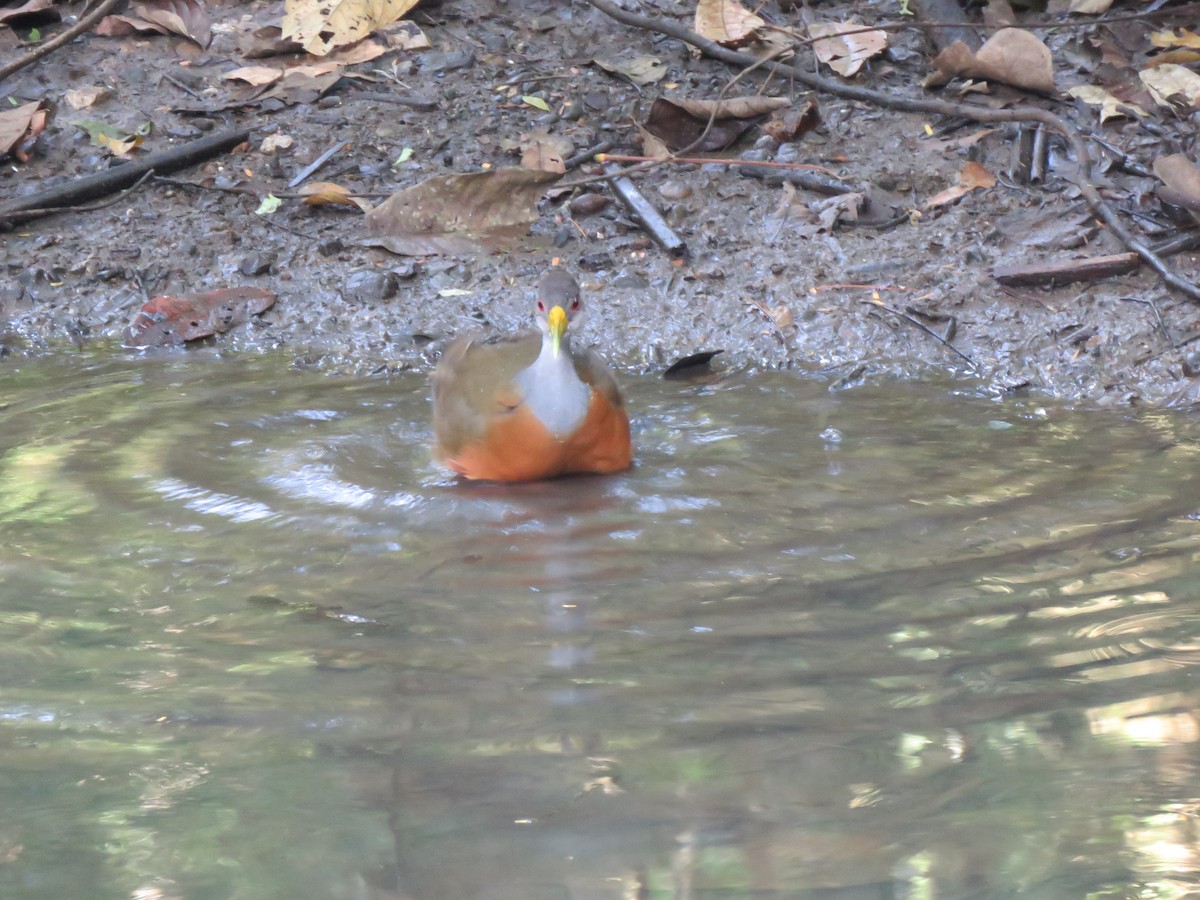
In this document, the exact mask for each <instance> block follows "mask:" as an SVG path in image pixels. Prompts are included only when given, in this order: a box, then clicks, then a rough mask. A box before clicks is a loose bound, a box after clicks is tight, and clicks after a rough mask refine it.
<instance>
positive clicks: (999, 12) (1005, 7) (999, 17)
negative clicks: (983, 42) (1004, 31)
mask: <svg viewBox="0 0 1200 900" xmlns="http://www.w3.org/2000/svg"><path fill="white" fill-rule="evenodd" d="M983 24H984V25H987V26H988V27H989V28H1006V27H1008V26H1009V25H1016V24H1017V14H1016V13H1015V12H1013V8H1012V4H1010V3H1009V2H1008V0H988V5H987V6H986V7H984V10H983Z"/></svg>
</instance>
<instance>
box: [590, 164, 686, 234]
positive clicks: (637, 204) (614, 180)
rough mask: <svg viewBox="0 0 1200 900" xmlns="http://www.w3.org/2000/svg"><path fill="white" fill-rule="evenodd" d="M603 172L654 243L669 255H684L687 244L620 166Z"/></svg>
mask: <svg viewBox="0 0 1200 900" xmlns="http://www.w3.org/2000/svg"><path fill="white" fill-rule="evenodd" d="M605 173H606V174H607V175H608V176H609V177H610V178H611V181H610V182H609V184H610V185H611V186H612V189H613V193H614V194H616V195H617V196H618V197H620V198H621V202H622V203H624V204H625V207H626V209H628V210H629V212H630V213H631V214H632V215H633V217H634V218H635V219H637V220H638V224H640V225H641V226H642V227H643V228H645V229H646V233H647V234H649V235H650V237H651V239H652V240H653V241H654V243H656V244H658V246H660V247H662V248H663V249H664V250H665V251H667V253H668V254H670V255H671V256H677V257H678V256H684V255H685V254H686V253H687V244H685V243H684V242H683V238H681V237H680V236H679V235H677V234H676V233H675V231H674V229H672V228H671V226H670V225H668V224H667V220H666V219H664V218H663V217H662V214H661V213H660V212H659V211H658V210H657V209H655V208H654V204H653V203H651V202H650V201H649V200H647V199H646V196H645V195H644V194H643V193H642V192H641V191H639V190H638V189H637V185H635V184H634V183H633V181H631V180H630V179H629V177H628V176H626V175H625V174H623V173H622V171H621V167H620V166H616V165H612V166H607V167H605Z"/></svg>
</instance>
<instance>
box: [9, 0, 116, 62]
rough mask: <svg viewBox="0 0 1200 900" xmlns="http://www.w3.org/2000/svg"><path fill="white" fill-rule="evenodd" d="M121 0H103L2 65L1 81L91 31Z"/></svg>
mask: <svg viewBox="0 0 1200 900" xmlns="http://www.w3.org/2000/svg"><path fill="white" fill-rule="evenodd" d="M120 2H121V0H103V2H102V3H101V4H100V5H99V6H97V7H96V8H95V9H93V10H92V11H91V12H90V13H88V14H87V15H86V16H84V17H83V18H82V19H80V20H79V21H78V22H76V23H75V24H74V25H72V26H71V27H70V28H68V29H67V30H66V31H64V32H62V33H61V34H56V35H55V36H54V37H52V38H50V40H48V41H46V42H45V43H43V44H40V45H38V46H37V47H35V48H34V49H33V50H30V51H29V52H28V53H26V54H25V55H24V56H18V57H17V58H16V59H14V60H13V61H12V62H10V63H5V64H4V65H3V66H0V81H3V80H4V79H5V78H7V77H8V76H9V75H11V74H13V72H18V71H20V70H21V69H23V68H25V67H26V66H29V65H32V64H33V63H35V62H37V61H38V60H39V59H41V58H42V57H43V56H45V55H46V54H47V53H51V52H53V51H55V50H57V49H58V48H59V47H61V46H62V45H63V44H66V43H70V42H71V41H73V40H75V38H77V37H79V35H81V34H83V33H84V32H85V31H90V30H91V28H92V26H93V25H95V24H96V23H97V22H99V21H100V20H101V19H103V18H104V17H105V16H107V15H108V14H109V12H111V11H112V9H113V7H115V6H116V5H117V4H118V3H120Z"/></svg>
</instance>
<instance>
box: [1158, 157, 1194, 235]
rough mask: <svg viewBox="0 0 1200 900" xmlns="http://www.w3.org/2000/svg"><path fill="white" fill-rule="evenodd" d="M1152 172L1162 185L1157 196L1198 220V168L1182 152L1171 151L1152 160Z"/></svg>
mask: <svg viewBox="0 0 1200 900" xmlns="http://www.w3.org/2000/svg"><path fill="white" fill-rule="evenodd" d="M1154 174H1155V175H1156V176H1157V177H1158V179H1159V180H1160V181H1161V182H1162V183H1163V185H1164V187H1160V188H1159V189H1158V191H1157V192H1156V193H1157V194H1158V196H1159V197H1161V198H1162V199H1163V200H1165V201H1166V202H1167V203H1170V204H1172V205H1173V206H1181V207H1183V208H1184V209H1186V210H1187V211H1188V212H1190V213H1191V214H1192V216H1193V217H1194V218H1196V219H1198V220H1200V168H1197V167H1196V164H1195V163H1193V162H1192V161H1191V160H1190V159H1188V158H1187V157H1186V156H1184V155H1183V154H1182V153H1173V154H1171V155H1170V156H1160V157H1159V158H1158V159H1156V160H1155V161H1154Z"/></svg>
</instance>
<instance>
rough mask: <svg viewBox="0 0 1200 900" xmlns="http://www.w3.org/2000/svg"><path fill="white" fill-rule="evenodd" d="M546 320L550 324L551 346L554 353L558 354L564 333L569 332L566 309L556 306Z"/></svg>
mask: <svg viewBox="0 0 1200 900" xmlns="http://www.w3.org/2000/svg"><path fill="white" fill-rule="evenodd" d="M546 321H547V323H548V324H549V325H550V348H551V349H552V350H553V351H554V355H555V356H558V350H559V347H560V346H561V345H562V339H563V335H564V334H566V333H567V313H566V310H564V309H563V308H562V307H561V306H556V307H554V308H553V309H551V310H550V315H548V316H547V317H546Z"/></svg>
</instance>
